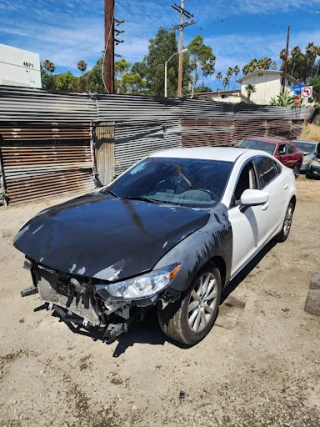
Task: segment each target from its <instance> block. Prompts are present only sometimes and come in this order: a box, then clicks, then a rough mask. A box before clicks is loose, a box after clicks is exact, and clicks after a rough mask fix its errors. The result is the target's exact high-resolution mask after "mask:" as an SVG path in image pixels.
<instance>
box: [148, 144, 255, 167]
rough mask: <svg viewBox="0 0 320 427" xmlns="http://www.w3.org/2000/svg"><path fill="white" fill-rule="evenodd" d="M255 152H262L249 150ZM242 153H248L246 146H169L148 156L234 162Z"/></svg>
mask: <svg viewBox="0 0 320 427" xmlns="http://www.w3.org/2000/svg"><path fill="white" fill-rule="evenodd" d="M253 152H256V153H257V154H260V155H261V154H262V152H261V151H258V150H250V153H251V154H252V153H253ZM243 154H248V150H247V149H246V148H234V147H193V148H171V149H168V150H163V151H157V152H156V153H152V154H150V155H149V156H148V157H168V158H179V159H199V160H201V159H203V160H220V161H223V162H233V163H234V162H235V161H236V160H237V159H238V158H239V157H240V156H242V155H243Z"/></svg>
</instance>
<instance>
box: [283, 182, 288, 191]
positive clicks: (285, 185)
mask: <svg viewBox="0 0 320 427" xmlns="http://www.w3.org/2000/svg"><path fill="white" fill-rule="evenodd" d="M288 187H289V185H288V183H287V182H285V183H284V185H283V188H284V189H285V190H287V189H288Z"/></svg>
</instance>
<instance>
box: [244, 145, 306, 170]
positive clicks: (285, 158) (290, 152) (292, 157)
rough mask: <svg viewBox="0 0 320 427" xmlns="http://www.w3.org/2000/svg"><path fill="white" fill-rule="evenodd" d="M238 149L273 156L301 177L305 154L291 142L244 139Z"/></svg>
mask: <svg viewBox="0 0 320 427" xmlns="http://www.w3.org/2000/svg"><path fill="white" fill-rule="evenodd" d="M237 147H241V148H248V149H252V150H261V151H265V152H267V153H269V154H272V155H273V156H274V157H275V158H276V159H278V160H279V161H280V162H281V163H283V164H284V165H285V166H287V167H288V168H291V169H293V173H294V174H295V176H296V177H297V176H298V175H299V171H300V168H301V165H302V163H303V153H302V152H301V151H300V150H298V148H297V147H295V146H294V145H293V144H291V143H290V142H289V141H282V140H279V139H268V138H261V137H252V138H245V139H243V140H242V141H241V142H240V143H239V144H237Z"/></svg>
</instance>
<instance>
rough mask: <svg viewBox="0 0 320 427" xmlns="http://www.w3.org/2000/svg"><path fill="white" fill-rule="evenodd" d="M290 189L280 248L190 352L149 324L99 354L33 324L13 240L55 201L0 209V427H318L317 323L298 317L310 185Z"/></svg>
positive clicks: (319, 218) (319, 198)
mask: <svg viewBox="0 0 320 427" xmlns="http://www.w3.org/2000/svg"><path fill="white" fill-rule="evenodd" d="M297 187H298V204H297V209H296V212H295V216H294V224H293V227H292V230H291V235H290V237H289V239H288V241H287V242H285V243H283V244H278V245H276V246H274V245H273V244H270V245H268V247H267V248H266V249H265V250H264V251H263V253H262V254H261V255H259V256H258V258H257V259H256V260H255V261H254V262H253V263H251V265H250V266H249V268H248V269H246V272H245V273H244V274H242V277H240V278H237V279H236V280H235V281H234V282H233V283H232V284H231V286H230V289H229V290H228V292H227V293H226V295H225V297H226V296H227V294H228V293H230V295H229V296H228V298H227V299H226V300H225V302H224V303H223V304H222V306H221V310H220V314H219V317H218V321H217V324H216V325H215V326H214V328H213V330H212V331H211V333H210V334H209V335H208V337H207V338H206V339H205V340H203V341H202V342H201V343H200V344H199V345H197V346H195V347H193V348H190V349H186V348H181V347H178V346H176V345H174V344H173V343H171V342H168V341H167V339H166V337H165V336H164V335H163V334H162V333H161V332H160V330H159V329H158V327H157V324H156V322H155V321H154V319H153V317H152V316H150V317H149V318H148V319H147V320H146V321H144V322H141V323H138V324H135V325H133V326H132V328H131V330H130V332H129V333H128V334H126V335H123V336H122V337H121V338H120V341H119V342H115V343H114V344H112V345H109V346H108V345H107V344H103V343H102V342H101V341H100V340H96V341H94V340H93V339H92V337H90V336H87V335H86V334H85V333H82V334H81V333H79V332H77V333H76V332H73V331H71V330H70V329H69V328H68V327H67V326H66V324H64V323H63V322H60V321H59V319H58V318H57V317H55V316H53V315H52V312H49V311H46V310H38V311H35V312H34V309H35V308H37V307H39V306H40V305H41V303H40V302H39V300H38V299H37V297H36V296H30V297H28V298H21V297H20V291H21V290H22V289H24V288H25V287H27V286H29V285H30V283H31V282H30V277H29V272H27V271H26V270H23V268H22V264H23V255H22V254H21V253H19V252H18V251H17V250H16V249H14V248H13V246H12V240H13V237H14V235H15V234H16V232H17V231H18V229H19V227H20V226H21V225H22V224H23V223H24V222H25V221H26V220H27V219H28V218H29V217H30V216H31V215H33V214H35V213H36V212H38V211H39V210H40V209H42V208H44V207H46V206H48V205H50V204H55V203H57V201H58V200H52V201H50V202H47V203H38V204H35V205H32V206H31V205H29V206H25V207H9V208H1V209H0V272H1V276H0V277H1V281H0V295H1V296H0V302H1V309H0V340H1V341H0V342H1V344H0V425H1V426H36V425H37V426H48V425H53V426H65V427H67V426H68V427H71V426H73V427H76V426H77V427H78V426H88V427H89V426H90V427H91V426H92V427H93V426H95V427H108V426H182V425H183V426H212V427H218V426H226V427H231V426H234V427H244V426H246V427H254V426H257V427H261V426H280V427H319V426H320V399H319V396H320V375H319V374H320V317H316V316H312V315H309V314H307V313H305V312H304V310H303V309H304V304H305V299H306V295H307V290H308V287H309V282H310V277H311V274H312V273H313V272H316V271H319V270H320V225H319V224H320V181H306V180H305V179H303V178H301V179H298V181H297ZM231 291H232V292H231ZM180 392H183V393H182V395H181V397H182V398H180V397H179V396H180Z"/></svg>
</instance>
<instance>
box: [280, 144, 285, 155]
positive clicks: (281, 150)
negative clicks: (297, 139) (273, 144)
mask: <svg viewBox="0 0 320 427" xmlns="http://www.w3.org/2000/svg"><path fill="white" fill-rule="evenodd" d="M278 154H280V156H283V155H285V154H287V144H281V145H279V148H278Z"/></svg>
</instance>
